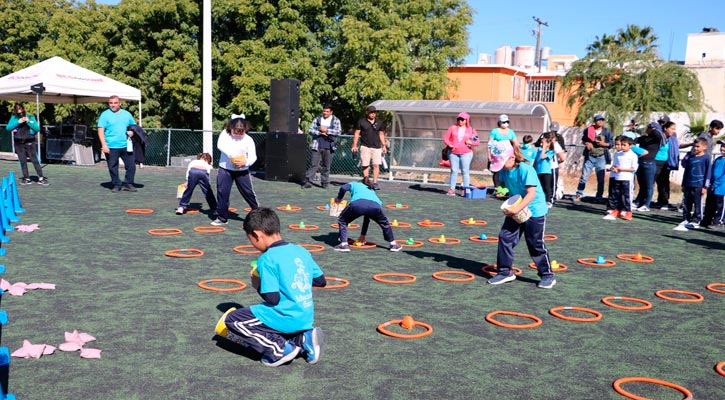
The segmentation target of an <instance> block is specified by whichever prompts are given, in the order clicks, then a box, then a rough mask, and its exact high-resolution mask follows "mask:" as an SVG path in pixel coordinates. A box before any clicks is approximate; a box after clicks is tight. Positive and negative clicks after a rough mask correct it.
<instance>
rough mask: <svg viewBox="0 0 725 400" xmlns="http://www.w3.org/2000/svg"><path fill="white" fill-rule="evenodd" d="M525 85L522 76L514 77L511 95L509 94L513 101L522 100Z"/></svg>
mask: <svg viewBox="0 0 725 400" xmlns="http://www.w3.org/2000/svg"><path fill="white" fill-rule="evenodd" d="M525 84H526V80H525V79H524V77H523V76H514V84H513V93H512V94H511V97H512V98H513V100H523V98H524V96H523V95H524V93H525V92H524V85H525Z"/></svg>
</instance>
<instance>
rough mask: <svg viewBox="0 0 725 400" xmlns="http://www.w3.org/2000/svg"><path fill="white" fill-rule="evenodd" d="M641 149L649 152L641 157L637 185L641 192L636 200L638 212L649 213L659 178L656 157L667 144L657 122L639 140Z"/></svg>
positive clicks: (651, 124) (649, 126) (650, 125)
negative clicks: (657, 178)
mask: <svg viewBox="0 0 725 400" xmlns="http://www.w3.org/2000/svg"><path fill="white" fill-rule="evenodd" d="M636 143H637V144H638V145H639V147H641V148H643V149H645V150H646V151H647V153H646V154H643V155H642V156H640V157H639V168H638V169H637V184H638V185H639V192H637V198H636V199H635V200H634V203H635V207H637V208H636V211H639V212H648V211H649V210H650V209H649V207H650V204H651V203H652V195H653V194H654V184H655V177H657V162H656V161H655V156H656V155H657V152H658V151H659V149H660V147H662V146H663V145H664V144H665V138H664V134H663V133H662V127H661V126H660V124H658V123H657V122H650V123H649V125H647V131H646V132H645V134H644V135H642V136H640V137H638V138H637V141H636Z"/></svg>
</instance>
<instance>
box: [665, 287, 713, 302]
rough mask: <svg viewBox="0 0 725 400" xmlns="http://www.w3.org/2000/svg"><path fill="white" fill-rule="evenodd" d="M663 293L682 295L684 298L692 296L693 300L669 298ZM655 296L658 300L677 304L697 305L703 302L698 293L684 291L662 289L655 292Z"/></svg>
mask: <svg viewBox="0 0 725 400" xmlns="http://www.w3.org/2000/svg"><path fill="white" fill-rule="evenodd" d="M665 293H675V294H682V295H685V296H692V297H694V298H692V299H683V298H680V297H669V296H667V295H665ZM655 296H657V297H659V298H660V299H664V300H669V301H675V302H678V303H699V302H701V301H703V300H705V298H704V297H702V295H701V294H700V293H695V292H686V291H684V290H675V289H662V290H658V291H656V292H655Z"/></svg>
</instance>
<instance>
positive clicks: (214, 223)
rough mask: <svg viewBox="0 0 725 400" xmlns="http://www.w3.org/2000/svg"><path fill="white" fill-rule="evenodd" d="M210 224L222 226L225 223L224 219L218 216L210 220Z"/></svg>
mask: <svg viewBox="0 0 725 400" xmlns="http://www.w3.org/2000/svg"><path fill="white" fill-rule="evenodd" d="M211 224H212V225H214V226H224V225H226V224H227V222H226V221H222V220H220V219H219V218H217V219H215V220H214V221H211Z"/></svg>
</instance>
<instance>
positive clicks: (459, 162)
mask: <svg viewBox="0 0 725 400" xmlns="http://www.w3.org/2000/svg"><path fill="white" fill-rule="evenodd" d="M443 142H444V143H445V144H446V146H448V147H449V148H450V149H451V150H450V152H449V154H448V157H449V161H450V162H451V185H450V188H449V189H448V195H449V196H455V195H456V183H457V182H458V173H459V172H460V173H461V174H462V175H463V182H462V184H463V190H462V195H463V196H465V195H466V193H468V192H470V191H471V189H470V188H469V186H470V185H471V161H472V160H473V148H474V147H476V146H478V145H479V144H481V142H480V141H479V140H478V133H476V130H475V129H473V127H472V126H471V116H470V115H468V113H467V112H462V113H460V114H458V117H457V118H456V124H455V125H451V126H450V127H449V128H448V130H447V131H446V133H445V136H443Z"/></svg>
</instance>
